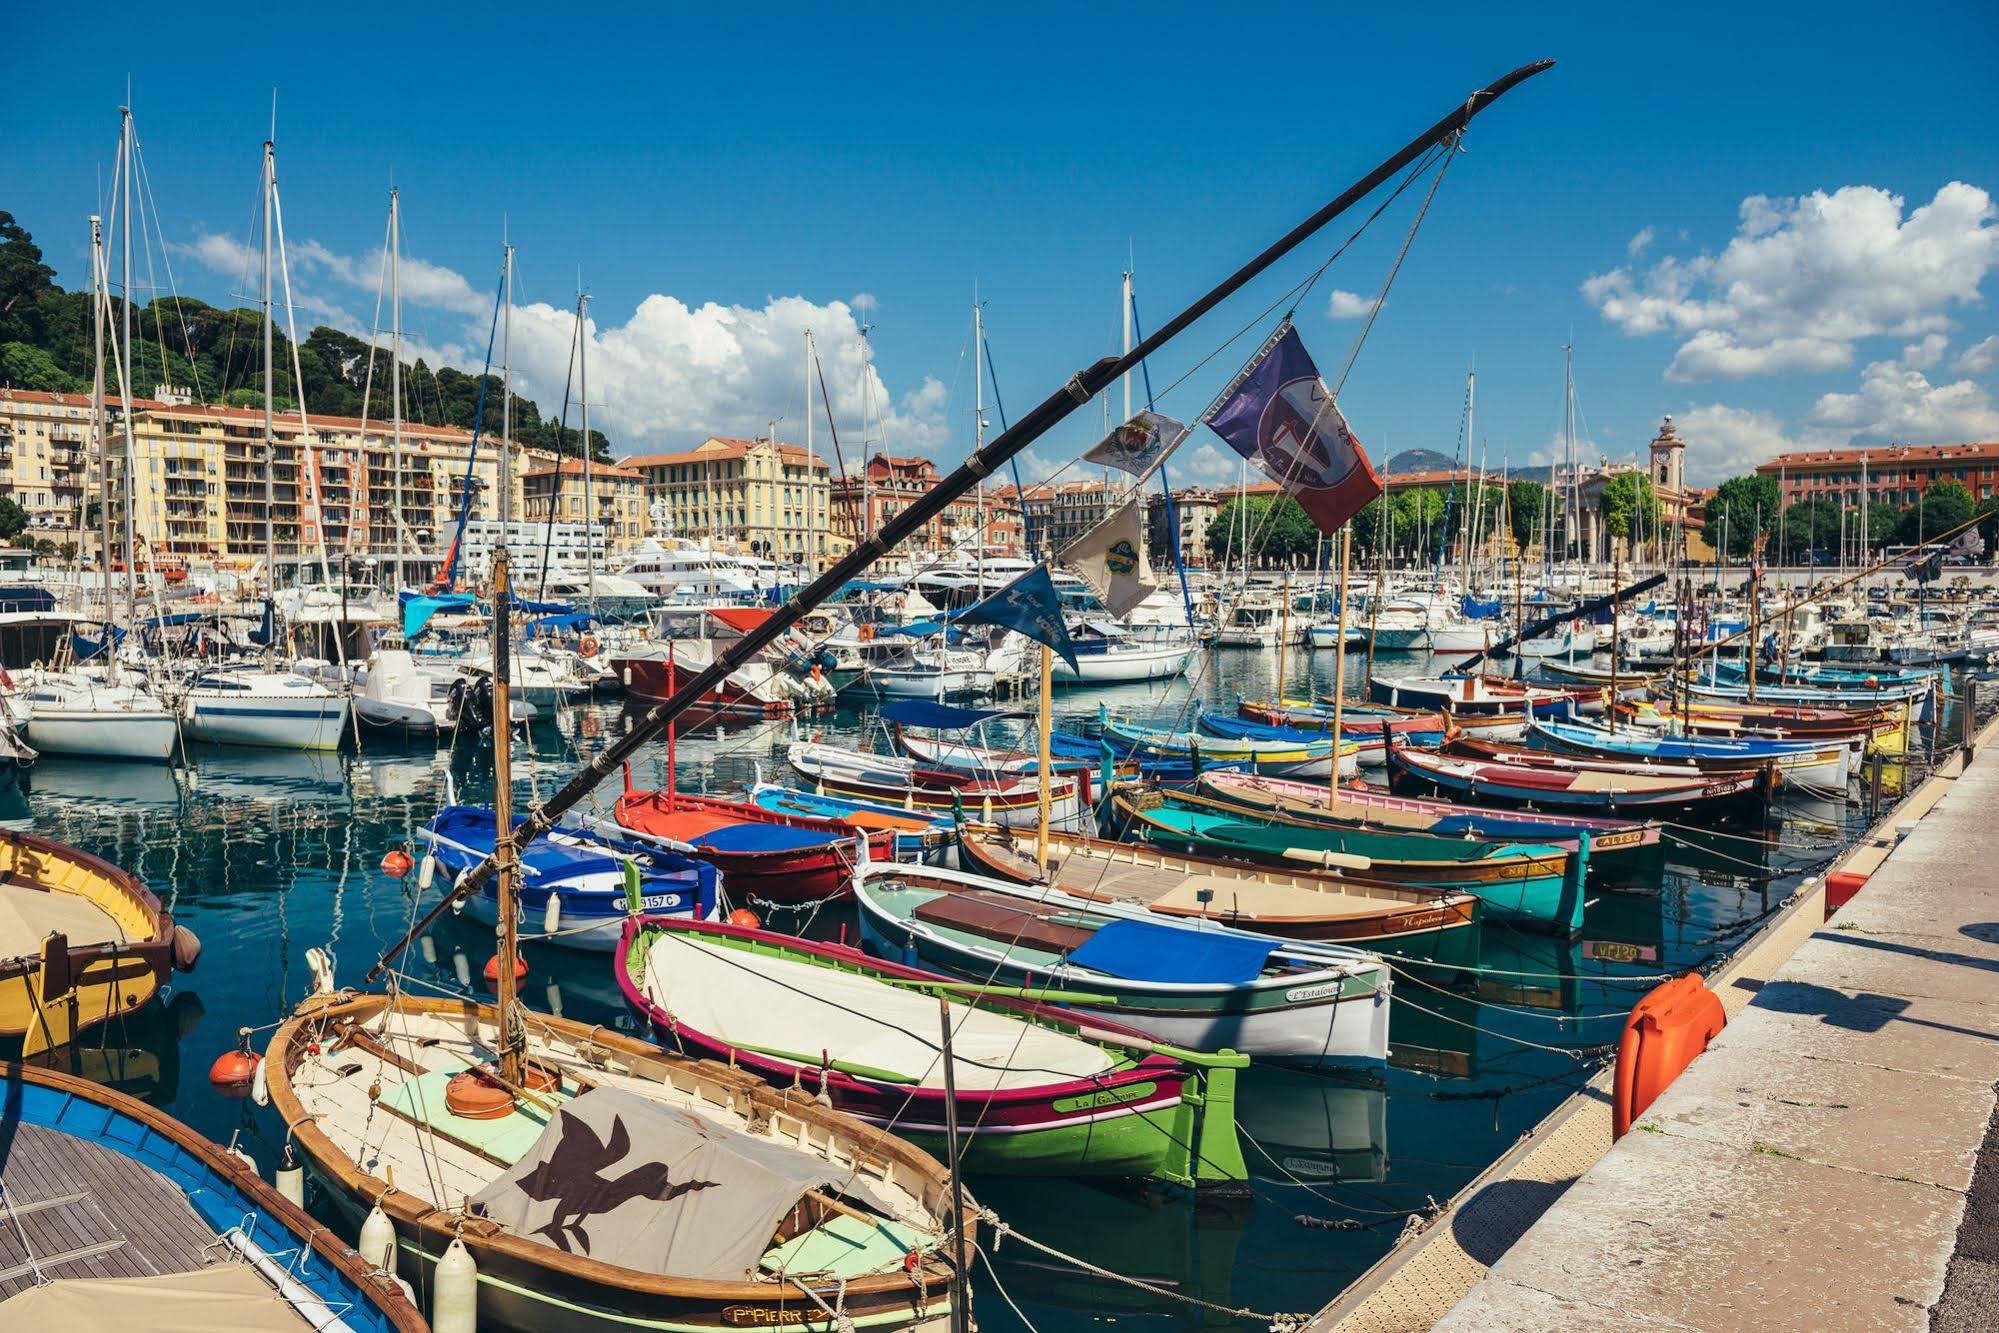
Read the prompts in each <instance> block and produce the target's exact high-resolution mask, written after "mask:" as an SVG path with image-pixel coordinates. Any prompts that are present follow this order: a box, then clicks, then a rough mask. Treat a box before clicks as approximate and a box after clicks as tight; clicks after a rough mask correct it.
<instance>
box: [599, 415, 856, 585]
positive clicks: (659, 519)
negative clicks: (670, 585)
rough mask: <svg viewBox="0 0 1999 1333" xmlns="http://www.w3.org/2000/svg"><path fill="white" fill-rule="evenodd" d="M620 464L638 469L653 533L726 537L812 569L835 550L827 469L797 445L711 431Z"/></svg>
mask: <svg viewBox="0 0 1999 1333" xmlns="http://www.w3.org/2000/svg"><path fill="white" fill-rule="evenodd" d="M623 466H624V467H626V468H628V469H630V470H632V471H633V472H635V473H637V474H639V476H640V478H641V480H642V482H643V484H644V487H645V493H646V499H647V502H648V504H649V506H650V513H651V522H652V528H653V531H654V532H655V533H657V534H658V535H659V536H662V537H669V536H670V537H686V538H691V539H696V540H698V539H701V538H707V539H709V540H710V541H718V542H725V543H727V542H733V543H734V544H735V545H736V547H737V549H738V550H740V551H743V552H747V553H749V554H752V555H762V556H766V557H769V558H771V559H774V560H784V561H792V562H797V563H801V564H805V565H809V566H815V567H817V566H823V565H824V564H826V563H827V562H828V561H829V560H831V559H832V558H833V557H834V556H835V555H836V554H837V553H838V552H837V551H836V549H835V546H834V543H833V535H832V528H831V505H832V482H831V469H830V468H828V466H827V464H826V460H825V459H824V458H821V457H819V456H817V455H816V454H812V453H808V452H807V451H806V450H805V449H803V448H801V447H799V446H798V445H795V444H785V443H782V442H780V441H778V440H775V439H772V438H769V437H761V438H758V439H754V440H740V439H731V438H728V437H724V436H716V437H713V438H710V439H707V440H703V441H702V442H701V443H700V444H698V445H696V446H695V447H694V448H692V449H689V450H686V451H684V452H680V453H666V454H644V455H641V456H639V457H636V458H627V459H625V460H624V464H623Z"/></svg>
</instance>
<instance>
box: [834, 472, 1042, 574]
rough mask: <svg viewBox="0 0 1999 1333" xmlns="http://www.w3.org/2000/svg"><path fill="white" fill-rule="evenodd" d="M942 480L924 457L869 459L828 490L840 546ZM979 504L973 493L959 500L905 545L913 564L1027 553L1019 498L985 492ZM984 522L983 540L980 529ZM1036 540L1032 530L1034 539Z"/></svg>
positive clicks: (1010, 492) (999, 490) (997, 490)
mask: <svg viewBox="0 0 1999 1333" xmlns="http://www.w3.org/2000/svg"><path fill="white" fill-rule="evenodd" d="M942 480H943V478H942V477H941V476H940V475H939V474H938V471H937V465H936V464H935V463H933V462H931V461H930V460H929V459H927V458H916V457H909V458H899V457H896V456H894V455H892V454H881V453H878V454H874V455H872V456H871V457H870V458H869V459H868V460H867V462H866V463H864V464H862V466H861V469H860V471H858V472H855V473H852V474H849V475H848V476H844V477H841V478H839V479H838V480H836V481H835V482H833V486H832V497H833V499H832V506H833V507H832V530H833V534H834V537H835V539H836V540H837V541H838V542H840V543H841V544H842V545H843V546H851V545H852V544H853V543H854V542H856V541H859V540H860V539H861V538H862V537H864V536H866V535H868V534H870V533H874V532H879V531H880V530H881V527H882V525H883V524H884V523H886V522H888V521H889V520H890V519H892V518H894V517H895V516H896V515H898V514H900V513H902V512H903V511H904V510H906V509H908V508H909V507H910V506H911V505H912V504H915V503H916V502H917V501H918V500H920V499H922V498H923V497H924V496H925V495H928V494H929V493H930V492H931V491H933V490H935V489H936V488H937V484H938V483H939V482H940V481H942ZM984 494H985V500H984V503H983V505H982V504H981V503H980V499H979V495H978V494H977V493H973V494H969V495H961V496H959V497H958V498H957V499H956V500H953V501H952V502H951V503H950V504H948V505H946V506H944V509H943V511H942V512H941V513H939V514H938V515H937V516H936V517H935V518H932V519H931V520H930V521H929V522H928V523H926V524H925V525H924V526H923V528H922V529H921V530H920V531H919V532H917V533H916V534H914V535H913V536H912V537H911V538H910V540H909V541H908V542H906V543H905V544H904V547H903V550H904V551H905V552H906V553H907V554H908V555H909V557H910V558H911V559H912V560H913V561H915V562H916V563H918V564H921V563H922V562H923V561H925V560H928V559H935V558H936V557H938V556H942V555H947V554H949V553H951V552H953V551H961V550H962V551H972V550H975V549H977V547H979V546H980V545H981V544H983V545H984V546H985V548H986V549H987V550H988V551H989V552H992V551H1004V552H1018V551H1022V550H1025V549H1026V538H1025V534H1024V532H1023V526H1022V522H1021V510H1020V501H1019V497H1018V496H1017V495H1016V494H1015V493H1014V489H1013V487H1011V486H998V487H988V488H986V490H985V492H984ZM981 522H983V524H984V528H983V533H984V536H983V541H982V540H981V535H980V534H981V527H980V524H981ZM1040 537H1041V534H1040V532H1039V531H1038V530H1037V531H1036V533H1035V538H1036V540H1037V541H1038V540H1039V539H1040Z"/></svg>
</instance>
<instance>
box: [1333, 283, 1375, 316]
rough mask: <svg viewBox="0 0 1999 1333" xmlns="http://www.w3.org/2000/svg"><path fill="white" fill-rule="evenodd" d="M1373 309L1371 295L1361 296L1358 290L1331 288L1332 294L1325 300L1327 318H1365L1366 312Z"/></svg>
mask: <svg viewBox="0 0 1999 1333" xmlns="http://www.w3.org/2000/svg"><path fill="white" fill-rule="evenodd" d="M1373 309H1374V298H1373V297H1371V296H1362V295H1360V294H1359V293H1358V292H1349V291H1345V290H1343V289H1341V288H1338V287H1335V288H1333V294H1332V296H1331V297H1330V298H1329V299H1328V300H1327V302H1326V317H1327V318H1328V319H1365V318H1366V317H1367V313H1368V312H1369V311H1370V310H1373Z"/></svg>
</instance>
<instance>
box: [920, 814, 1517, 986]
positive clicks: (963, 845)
mask: <svg viewBox="0 0 1999 1333" xmlns="http://www.w3.org/2000/svg"><path fill="white" fill-rule="evenodd" d="M1263 780H1264V781H1272V782H1275V781H1281V780H1282V779H1277V778H1268V779H1263ZM1036 846H1037V844H1036V837H1035V835H1032V834H1028V833H1016V832H1015V831H1013V830H1011V829H1002V828H984V829H974V828H968V829H966V830H964V831H963V833H962V834H961V835H960V837H959V840H958V860H959V863H960V865H962V866H963V868H965V869H967V870H971V871H975V872H977V873H978V874H982V875H990V876H992V877H993V878H995V879H1003V880H1007V881H1009V882H1011V883H1015V884H1048V885H1052V886H1053V887H1055V888H1056V889H1059V890H1061V891H1062V892H1063V893H1067V894H1069V895H1071V896H1072V897H1076V898H1083V899H1086V900H1088V901H1090V902H1097V903H1136V904H1138V905H1139V906H1141V907H1144V908H1145V909H1146V910H1147V911H1149V912H1152V913H1155V914H1157V915H1159V916H1166V917H1178V918H1182V919H1193V920H1201V921H1219V922H1221V923H1222V924H1223V925H1226V926H1234V927H1236V928H1238V929H1240V930H1254V931H1258V932H1261V933H1263V934H1265V935H1282V936H1284V937H1285V938H1286V939H1300V940H1331V941H1335V942H1337V943H1341V944H1353V945H1358V946H1361V947H1364V948H1368V949H1379V950H1382V951H1383V952H1387V953H1394V954H1398V955H1401V956H1404V957H1421V958H1434V959H1439V960H1442V959H1447V958H1448V959H1450V960H1452V961H1454V962H1456V963H1457V964H1459V965H1460V966H1462V965H1466V964H1469V963H1476V962H1477V961H1478V958H1477V953H1478V934H1477V931H1476V930H1475V929H1474V928H1475V927H1476V926H1477V924H1478V919H1479V904H1478V898H1477V897H1476V896H1474V895H1472V894H1469V893H1463V892H1459V891H1457V890H1452V889H1428V888H1421V887H1416V886H1412V885H1407V884H1393V883H1389V882H1387V881H1384V880H1371V879H1367V878H1364V877H1362V876H1359V875H1351V874H1344V873H1341V874H1335V873H1334V872H1332V871H1329V870H1307V869H1304V868H1303V867H1296V868H1293V867H1278V866H1255V865H1247V864H1244V863H1243V862H1241V861H1224V860H1221V859H1219V858H1217V857H1211V856H1194V855H1192V854H1190V853H1186V852H1176V851H1172V850H1170V849H1167V848H1162V847H1154V846H1150V845H1147V844H1144V843H1132V842H1110V841H1107V840H1105V839H1102V838H1086V837H1082V836H1079V835H1077V834H1073V833H1050V834H1049V835H1048V868H1047V870H1046V871H1045V872H1044V871H1043V870H1042V868H1041V864H1040V862H1039V861H1038V860H1036V859H1035V858H1036Z"/></svg>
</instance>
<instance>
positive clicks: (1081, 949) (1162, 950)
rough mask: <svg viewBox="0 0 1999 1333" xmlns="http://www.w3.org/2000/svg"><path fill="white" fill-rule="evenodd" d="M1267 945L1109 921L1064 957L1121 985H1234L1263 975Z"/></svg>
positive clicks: (1253, 940) (1213, 934)
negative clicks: (1146, 983) (1123, 982)
mask: <svg viewBox="0 0 1999 1333" xmlns="http://www.w3.org/2000/svg"><path fill="white" fill-rule="evenodd" d="M1271 948H1272V942H1271V941H1269V940H1262V939H1258V938H1256V937H1255V936H1253V935H1224V934H1222V933H1221V932H1220V931H1215V930H1189V929H1187V928H1186V927H1184V926H1169V925H1165V924H1161V923H1155V922H1151V921H1113V922H1111V923H1110V924H1109V925H1107V926H1104V927H1102V928H1100V929H1099V930H1098V931H1097V933H1096V934H1094V935H1092V936H1091V937H1090V938H1089V939H1087V940H1085V941H1084V942H1083V943H1082V944H1081V945H1079V946H1078V947H1077V948H1076V949H1074V950H1072V951H1071V952H1070V954H1069V961H1070V962H1072V963H1074V964H1076V965H1077V966H1079V967H1087V968H1089V969H1090V970H1091V971H1093V972H1103V973H1106V974H1108V975H1110V976H1113V977H1122V978H1123V979H1124V980H1126V981H1177V982H1184V983H1187V984H1189V985H1217V986H1235V985H1241V984H1242V983H1244V982H1248V981H1254V980H1256V979H1257V978H1258V977H1260V976H1262V975H1263V966H1264V964H1265V963H1266V962H1268V961H1269V959H1270V950H1271Z"/></svg>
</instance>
